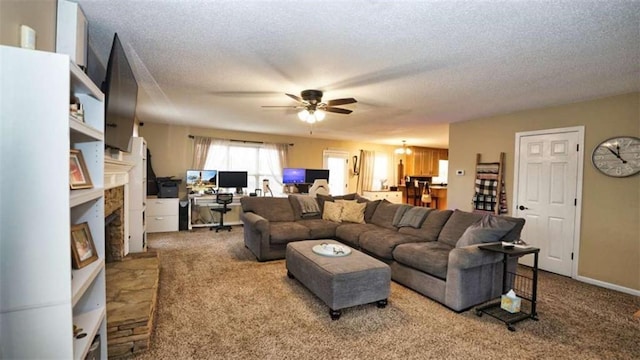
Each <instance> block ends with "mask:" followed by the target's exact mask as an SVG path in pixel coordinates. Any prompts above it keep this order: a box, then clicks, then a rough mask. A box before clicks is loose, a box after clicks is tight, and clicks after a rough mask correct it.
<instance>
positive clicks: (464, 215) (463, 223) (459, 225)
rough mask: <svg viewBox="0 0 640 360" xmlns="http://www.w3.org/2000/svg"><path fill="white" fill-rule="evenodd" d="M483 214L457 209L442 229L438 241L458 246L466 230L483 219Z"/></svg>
mask: <svg viewBox="0 0 640 360" xmlns="http://www.w3.org/2000/svg"><path fill="white" fill-rule="evenodd" d="M482 216H483V215H482V214H478V213H471V212H467V211H462V210H455V211H454V212H453V214H452V215H451V217H450V218H449V220H447V223H446V224H444V227H443V228H442V231H440V235H438V241H440V242H443V243H445V244H448V245H451V246H456V244H457V243H458V240H459V239H460V237H461V236H462V234H464V232H465V230H467V228H468V227H469V226H471V224H473V223H475V222H476V221H478V220H480V219H482Z"/></svg>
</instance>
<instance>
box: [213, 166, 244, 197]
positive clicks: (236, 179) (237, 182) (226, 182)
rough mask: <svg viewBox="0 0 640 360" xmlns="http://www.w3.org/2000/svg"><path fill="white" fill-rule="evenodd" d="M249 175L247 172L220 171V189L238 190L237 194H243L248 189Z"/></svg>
mask: <svg viewBox="0 0 640 360" xmlns="http://www.w3.org/2000/svg"><path fill="white" fill-rule="evenodd" d="M247 179H248V174H247V172H246V171H219V172H218V188H236V193H238V194H239V193H242V188H246V187H247Z"/></svg>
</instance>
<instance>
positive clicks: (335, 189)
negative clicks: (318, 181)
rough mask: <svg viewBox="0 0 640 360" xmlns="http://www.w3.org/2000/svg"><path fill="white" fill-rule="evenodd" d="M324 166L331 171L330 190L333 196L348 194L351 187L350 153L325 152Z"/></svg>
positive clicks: (323, 155) (338, 151)
mask: <svg viewBox="0 0 640 360" xmlns="http://www.w3.org/2000/svg"><path fill="white" fill-rule="evenodd" d="M322 157H323V165H324V168H325V169H329V190H330V192H331V195H335V196H340V195H344V194H346V193H347V190H348V187H349V152H348V151H341V150H324V151H323V152H322Z"/></svg>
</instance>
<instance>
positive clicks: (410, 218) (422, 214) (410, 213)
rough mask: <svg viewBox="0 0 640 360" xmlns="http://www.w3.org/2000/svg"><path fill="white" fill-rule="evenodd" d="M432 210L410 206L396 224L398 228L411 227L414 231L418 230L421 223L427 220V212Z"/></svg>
mask: <svg viewBox="0 0 640 360" xmlns="http://www.w3.org/2000/svg"><path fill="white" fill-rule="evenodd" d="M431 210H433V209H431V208H427V207H422V206H412V207H411V208H410V209H408V210H407V211H405V212H404V214H403V215H402V219H400V222H399V223H398V225H397V226H398V227H405V226H411V227H412V228H414V229H418V228H420V226H422V223H423V222H424V220H425V219H426V218H427V215H428V214H429V211H431Z"/></svg>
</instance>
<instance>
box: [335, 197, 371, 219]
mask: <svg viewBox="0 0 640 360" xmlns="http://www.w3.org/2000/svg"><path fill="white" fill-rule="evenodd" d="M336 203H339V204H342V215H341V216H340V219H341V220H342V221H349V222H353V223H359V224H362V223H364V211H365V209H366V207H367V204H364V203H358V202H356V201H355V200H336Z"/></svg>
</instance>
